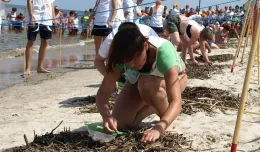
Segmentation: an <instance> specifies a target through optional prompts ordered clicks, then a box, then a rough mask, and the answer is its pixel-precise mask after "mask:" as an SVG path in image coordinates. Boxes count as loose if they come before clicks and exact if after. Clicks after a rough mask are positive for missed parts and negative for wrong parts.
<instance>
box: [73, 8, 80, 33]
mask: <svg viewBox="0 0 260 152" xmlns="http://www.w3.org/2000/svg"><path fill="white" fill-rule="evenodd" d="M72 31H73V32H72V35H73V36H77V35H78V32H79V17H78V13H77V12H75V16H74V19H73V30H72Z"/></svg>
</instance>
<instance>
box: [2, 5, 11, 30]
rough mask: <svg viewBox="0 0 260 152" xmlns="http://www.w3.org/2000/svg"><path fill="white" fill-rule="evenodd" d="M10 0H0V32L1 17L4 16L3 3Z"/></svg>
mask: <svg viewBox="0 0 260 152" xmlns="http://www.w3.org/2000/svg"><path fill="white" fill-rule="evenodd" d="M8 2H10V0H0V32H1V30H2V18H3V17H5V4H4V3H8Z"/></svg>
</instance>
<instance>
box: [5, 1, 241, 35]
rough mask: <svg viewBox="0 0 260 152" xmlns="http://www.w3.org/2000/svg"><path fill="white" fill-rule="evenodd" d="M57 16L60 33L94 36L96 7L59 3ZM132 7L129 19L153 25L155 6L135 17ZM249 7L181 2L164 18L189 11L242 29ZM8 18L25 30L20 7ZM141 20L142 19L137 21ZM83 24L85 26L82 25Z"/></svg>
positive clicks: (194, 17) (11, 24) (12, 26)
mask: <svg viewBox="0 0 260 152" xmlns="http://www.w3.org/2000/svg"><path fill="white" fill-rule="evenodd" d="M127 1H128V0H124V6H125V7H129V6H130V7H131V5H129V3H128V2H127ZM54 11H55V17H54V19H53V26H52V27H51V29H52V31H53V33H57V32H58V31H59V29H61V30H60V31H61V32H62V34H64V33H65V31H68V34H69V35H72V36H74V35H78V32H79V31H81V35H82V36H88V37H89V38H92V36H91V30H92V28H93V23H94V21H95V17H93V18H92V19H91V20H90V16H91V14H93V13H94V12H93V9H87V10H85V11H84V14H80V16H79V14H78V13H77V12H76V11H70V12H65V11H60V10H59V8H58V6H55V8H54ZM128 11H129V9H124V15H125V16H124V17H125V21H130V20H131V19H132V20H135V22H139V23H140V24H145V25H148V26H150V24H151V15H152V13H151V7H145V9H144V10H140V14H139V17H138V18H136V19H134V18H133V17H134V16H132V17H131V13H130V12H128ZM244 14H245V7H244V6H238V5H236V6H235V7H232V6H225V7H224V8H220V7H219V5H216V6H215V9H213V7H212V6H210V7H209V8H208V9H204V10H200V8H199V6H197V7H196V8H191V7H190V6H189V5H186V6H185V8H178V3H174V4H173V7H172V8H171V9H170V10H168V8H167V6H164V10H163V14H162V18H163V21H165V19H167V18H168V17H169V16H173V15H185V16H186V17H188V18H189V19H191V20H195V21H197V22H198V23H200V24H202V25H204V26H208V25H211V24H214V25H216V26H221V25H223V24H224V23H227V22H228V23H229V24H230V25H231V26H232V27H233V28H235V29H236V30H237V32H239V31H240V29H241V26H242V21H243V19H244ZM6 19H7V20H8V23H9V29H10V30H23V29H24V27H25V26H24V24H23V23H24V22H25V15H24V14H23V13H22V12H20V13H17V8H12V11H11V12H10V13H8V15H7V16H6ZM136 20H138V21H136ZM80 25H81V27H80Z"/></svg>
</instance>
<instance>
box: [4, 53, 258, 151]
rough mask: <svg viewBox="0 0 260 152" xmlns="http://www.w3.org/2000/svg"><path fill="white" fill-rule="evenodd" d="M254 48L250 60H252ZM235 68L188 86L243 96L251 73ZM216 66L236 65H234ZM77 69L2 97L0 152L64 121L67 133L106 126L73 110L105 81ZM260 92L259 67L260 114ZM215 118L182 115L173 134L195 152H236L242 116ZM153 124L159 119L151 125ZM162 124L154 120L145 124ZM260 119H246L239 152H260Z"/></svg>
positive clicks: (253, 94)
mask: <svg viewBox="0 0 260 152" xmlns="http://www.w3.org/2000/svg"><path fill="white" fill-rule="evenodd" d="M248 52H249V48H248V49H247V50H246V55H245V60H244V61H247V59H248ZM234 53H235V49H225V50H213V52H212V53H211V54H210V55H216V54H234ZM239 61H240V60H239ZM246 63H247V62H245V63H244V64H240V63H238V65H237V66H236V67H235V70H234V73H230V67H231V66H230V67H228V68H225V69H224V70H223V71H224V73H223V74H216V75H213V76H212V78H211V79H207V80H199V79H190V80H189V81H188V86H190V87H196V86H204V87H210V88H218V89H223V90H229V91H231V92H232V93H234V94H236V95H237V94H238V93H239V94H241V91H242V87H243V81H244V76H245V71H246V66H247V64H246ZM214 64H229V65H231V64H232V61H228V62H224V63H214ZM79 67H84V65H83V66H78V65H77V66H76V68H73V67H72V68H70V69H69V70H68V71H63V72H61V71H57V72H55V71H54V72H52V73H51V74H49V75H48V76H46V75H44V74H37V75H33V76H32V77H31V78H29V79H28V81H25V82H23V83H21V84H17V85H14V86H11V87H8V88H6V89H3V90H1V91H0V109H1V111H0V128H1V130H0V150H2V151H4V150H6V151H8V150H11V148H12V147H15V146H21V145H24V144H25V142H24V139H23V135H24V134H26V136H27V137H28V140H29V142H30V141H32V139H33V137H34V133H33V131H34V130H35V132H36V134H38V135H41V134H45V133H46V132H50V131H51V130H52V129H53V128H55V127H56V126H57V125H58V124H59V122H60V121H62V120H63V121H64V122H63V123H62V125H61V126H60V127H59V128H58V129H57V130H56V131H55V132H58V131H61V130H63V128H64V127H70V129H71V130H75V129H82V127H83V126H84V123H85V122H90V123H93V122H101V121H102V119H101V116H100V115H99V114H78V111H79V107H77V106H71V105H69V104H67V103H68V102H69V101H70V99H73V98H76V97H86V96H88V95H95V94H96V92H97V90H98V87H99V84H100V83H101V81H102V78H103V77H102V75H101V74H99V72H98V71H97V70H95V69H84V68H79ZM259 89H260V88H259V87H258V85H257V66H256V64H255V66H254V68H253V73H252V77H251V81H250V89H249V96H248V104H247V107H246V110H247V111H254V112H260V98H259V97H260V90H259ZM215 111H216V112H215V113H213V114H208V113H205V112H198V113H195V114H192V115H186V114H180V115H179V116H178V117H177V119H176V120H175V121H174V122H173V124H172V126H171V127H170V128H169V131H173V132H177V133H182V134H183V135H184V136H185V137H187V139H188V140H192V141H193V142H192V148H193V149H194V150H196V151H230V146H231V143H232V136H233V132H234V128H235V121H236V118H237V112H234V111H229V110H218V109H216V110H215ZM151 118H153V119H151ZM154 120H158V117H150V118H147V119H146V120H145V121H146V122H148V121H149V122H150V121H154ZM259 128H260V117H259V115H252V114H245V115H244V118H243V123H242V128H241V131H240V133H241V134H240V143H239V145H238V150H239V151H247V152H248V151H252V152H253V151H254V152H256V151H260V132H259Z"/></svg>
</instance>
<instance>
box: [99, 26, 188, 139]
mask: <svg viewBox="0 0 260 152" xmlns="http://www.w3.org/2000/svg"><path fill="white" fill-rule="evenodd" d="M122 70H124V71H125V72H126V75H127V81H126V83H125V85H124V87H123V89H122V91H121V92H120V94H119V96H118V97H117V99H116V102H115V106H114V108H113V111H112V113H110V110H109V102H108V100H109V97H110V95H111V93H112V91H113V89H114V87H113V85H112V84H115V83H116V81H117V79H118V78H119V76H120V73H121V72H122ZM107 72H108V74H107V75H105V76H104V78H103V81H102V83H101V86H100V88H99V90H98V92H97V98H96V99H97V100H96V105H97V108H98V110H99V112H100V114H101V116H102V118H103V125H104V130H105V132H106V133H108V134H111V133H113V132H117V130H118V129H130V128H135V127H137V126H138V125H139V124H140V123H141V121H142V120H143V119H145V118H146V117H147V116H149V115H151V114H157V115H158V116H159V117H160V121H159V122H158V123H157V124H156V125H155V126H154V127H153V128H152V129H151V130H148V131H146V132H144V134H143V136H142V139H141V141H142V143H143V144H146V143H151V142H154V141H156V140H157V139H158V138H159V137H160V135H161V134H162V133H163V132H165V130H166V129H167V128H168V127H169V125H170V124H171V123H172V122H173V121H174V120H175V119H176V117H177V116H178V115H179V113H180V112H181V110H182V101H181V100H182V98H181V93H182V92H183V91H184V89H185V87H186V85H187V75H186V74H185V64H184V62H183V61H182V59H181V57H180V56H179V54H178V53H177V51H176V49H175V48H174V47H173V45H172V43H171V42H169V41H168V40H166V39H163V38H160V37H154V36H150V37H149V38H146V37H145V36H144V35H143V34H142V33H141V32H140V30H138V29H133V28H126V29H122V30H120V31H118V32H117V34H116V35H115V37H114V39H113V41H112V43H111V46H110V50H109V55H108V64H107Z"/></svg>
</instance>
